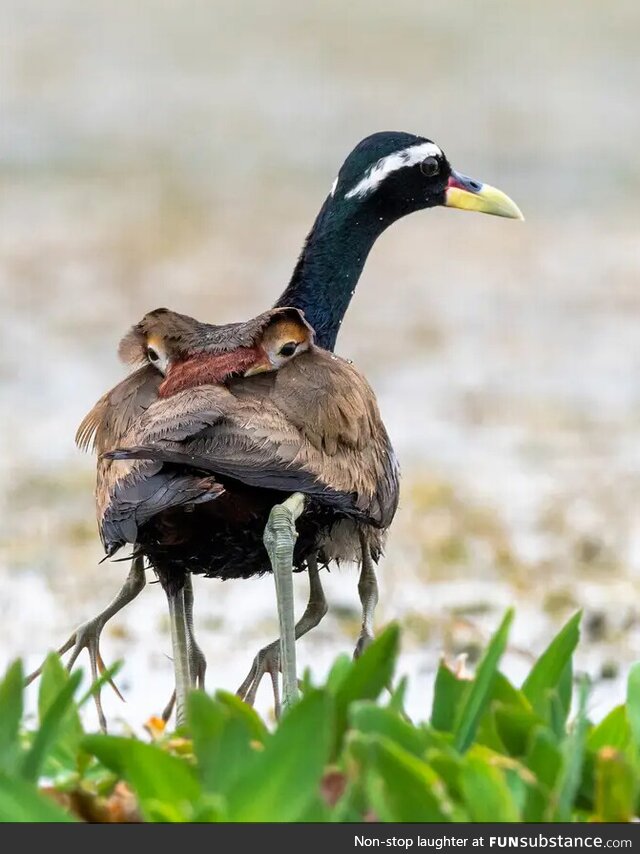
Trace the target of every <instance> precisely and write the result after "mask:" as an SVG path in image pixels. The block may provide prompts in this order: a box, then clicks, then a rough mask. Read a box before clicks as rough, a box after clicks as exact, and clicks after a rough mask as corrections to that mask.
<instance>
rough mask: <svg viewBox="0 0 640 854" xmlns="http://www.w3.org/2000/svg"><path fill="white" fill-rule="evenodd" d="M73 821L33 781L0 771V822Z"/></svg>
mask: <svg viewBox="0 0 640 854" xmlns="http://www.w3.org/2000/svg"><path fill="white" fill-rule="evenodd" d="M14 821H16V822H56V823H61V822H73V821H74V819H73V818H72V817H71V816H70V815H69V814H68V813H66V812H65V811H64V810H62V809H61V808H60V807H59V806H58V805H57V804H55V803H54V802H53V801H52V800H50V799H49V798H47V797H45V795H42V794H40V792H39V791H38V790H37V789H36V787H35V786H33V785H32V784H31V783H28V782H26V780H20V779H19V778H17V777H7V776H5V775H4V774H1V773H0V822H14Z"/></svg>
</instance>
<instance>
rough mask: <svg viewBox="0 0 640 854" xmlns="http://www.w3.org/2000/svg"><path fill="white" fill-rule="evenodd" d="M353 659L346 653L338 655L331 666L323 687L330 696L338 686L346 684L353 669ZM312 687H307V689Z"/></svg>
mask: <svg viewBox="0 0 640 854" xmlns="http://www.w3.org/2000/svg"><path fill="white" fill-rule="evenodd" d="M353 665H354V662H353V658H351V657H350V656H348V655H347V654H346V653H343V654H342V655H339V656H338V657H337V658H336V660H335V661H334V662H333V664H332V665H331V670H330V671H329V675H328V676H327V681H326V683H325V687H326V689H327V691H328V692H329V693H330V694H335V693H336V691H337V690H338V688H339V687H340V685H342V683H343V682H346V681H347V679H348V678H349V674H350V673H351V668H352V667H353ZM311 687H312V686H311V685H309V688H311Z"/></svg>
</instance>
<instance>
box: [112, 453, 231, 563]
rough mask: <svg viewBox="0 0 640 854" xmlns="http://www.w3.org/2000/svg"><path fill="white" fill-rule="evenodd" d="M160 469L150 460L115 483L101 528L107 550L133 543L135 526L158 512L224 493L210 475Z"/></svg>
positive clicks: (138, 526) (199, 502)
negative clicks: (150, 462) (149, 462)
mask: <svg viewBox="0 0 640 854" xmlns="http://www.w3.org/2000/svg"><path fill="white" fill-rule="evenodd" d="M161 469H162V465H161V464H158V463H152V464H150V465H147V466H146V467H144V468H143V469H141V470H138V471H137V472H135V473H134V474H130V475H128V476H127V477H125V478H123V479H121V480H119V481H118V482H117V483H116V485H115V488H114V490H113V494H112V496H111V501H110V502H109V504H108V505H107V507H106V510H105V513H104V516H103V518H102V524H101V529H100V533H101V536H102V541H103V543H104V547H105V549H106V551H107V552H111V551H113V549H114V548H115V547H117V546H120V545H122V544H123V543H135V542H136V540H137V538H138V529H139V528H140V527H141V526H142V525H144V524H145V522H148V521H149V520H150V519H151V518H153V517H154V516H155V515H157V514H158V513H160V512H161V511H163V510H169V509H171V508H175V507H182V506H184V505H186V504H202V503H203V502H205V501H212V500H213V499H214V498H217V497H218V496H219V495H221V494H222V493H223V492H224V488H223V487H222V486H221V485H220V484H219V483H217V482H216V481H215V479H214V478H212V477H202V476H196V477H194V476H193V475H192V474H180V473H177V472H165V471H161Z"/></svg>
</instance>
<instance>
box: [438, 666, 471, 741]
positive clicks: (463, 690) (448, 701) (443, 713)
mask: <svg viewBox="0 0 640 854" xmlns="http://www.w3.org/2000/svg"><path fill="white" fill-rule="evenodd" d="M470 690H471V682H469V680H468V679H458V677H457V676H456V675H455V673H453V672H452V671H451V670H449V668H448V667H447V665H446V664H445V663H444V661H441V662H440V664H439V665H438V672H437V673H436V684H435V688H434V691H433V704H432V706H431V726H432V727H433V728H434V729H437V730H440V731H441V732H453V727H454V723H455V720H456V714H457V713H458V710H459V709H460V708H461V706H462V702H463V699H464V697H465V696H466V695H467V694H468V693H469V691H470Z"/></svg>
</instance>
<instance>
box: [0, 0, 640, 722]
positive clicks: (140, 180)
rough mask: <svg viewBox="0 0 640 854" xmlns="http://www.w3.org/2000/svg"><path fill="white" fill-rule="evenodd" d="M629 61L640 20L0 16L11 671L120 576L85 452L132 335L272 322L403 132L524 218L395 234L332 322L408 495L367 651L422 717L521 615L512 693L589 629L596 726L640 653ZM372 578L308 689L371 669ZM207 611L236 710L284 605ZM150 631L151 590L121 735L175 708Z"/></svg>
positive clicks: (308, 657)
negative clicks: (97, 514) (362, 379)
mask: <svg viewBox="0 0 640 854" xmlns="http://www.w3.org/2000/svg"><path fill="white" fill-rule="evenodd" d="M639 39H640V6H639V5H638V3H637V2H636V0H618V2H617V3H616V4H615V14H614V10H613V7H612V6H611V5H608V4H602V3H601V2H599V0H569V1H568V2H565V3H563V4H558V3H555V2H550V0H521V2H519V3H513V2H510V0H486V2H483V3H475V2H464V1H463V0H429V2H425V0H395V2H393V3H380V2H372V0H355V2H351V3H349V4H345V3H343V2H339V0H323V2H322V3H300V2H294V0H280V1H279V2H278V0H275V2H274V1H273V0H272V2H270V3H268V4H265V3H261V2H258V0H245V2H243V3H236V2H230V0H226V1H225V2H216V3H211V2H204V0H203V2H185V1H184V0H180V2H178V0H173V2H171V0H165V2H157V0H153V2H152V0H138V2H136V3H127V2H123V1H122V0H115V1H114V0H109V2H102V0H94V2H92V3H91V4H86V3H81V2H79V0H51V2H48V3H46V4H43V3H40V2H33V0H2V3H1V4H0V115H1V116H2V119H1V123H0V394H1V397H0V413H1V418H2V431H1V435H0V478H1V479H0V484H1V487H0V510H1V512H0V524H1V526H2V527H1V532H0V582H1V584H2V595H1V598H0V666H1V667H4V666H5V664H6V662H7V661H9V660H10V659H12V658H14V657H15V656H18V655H21V656H24V657H25V659H26V661H27V664H28V665H29V666H36V665H37V664H38V663H39V661H40V659H41V658H42V656H43V655H44V654H45V652H46V651H47V650H48V649H50V648H52V647H53V646H57V645H59V644H60V643H61V642H62V641H63V640H64V639H65V638H66V637H67V636H68V635H69V633H70V632H71V630H72V629H73V628H74V627H75V626H76V625H77V624H78V623H79V622H81V621H83V620H85V619H87V618H88V617H90V616H93V615H94V614H95V613H96V612H97V611H98V610H100V609H101V608H102V607H103V606H104V605H105V604H106V602H107V601H108V600H109V599H110V598H111V596H112V595H113V594H114V593H115V591H116V589H117V588H118V587H119V585H120V583H121V582H122V580H123V579H124V577H125V575H126V572H127V565H126V564H123V563H115V564H112V563H104V564H101V565H98V561H99V560H100V558H101V557H102V552H101V547H100V544H99V540H98V536H97V533H96V526H95V520H94V507H93V495H92V493H93V482H94V467H95V461H94V460H93V459H92V458H91V457H89V456H85V455H82V454H81V453H80V452H79V451H77V450H76V448H75V446H74V442H73V437H74V432H75V429H76V427H77V425H78V423H79V422H80V420H81V418H82V416H83V415H84V414H85V413H86V412H87V411H88V410H89V408H90V407H91V406H92V405H93V403H94V402H95V401H96V400H97V398H98V397H100V396H101V395H102V393H103V392H104V391H105V390H106V389H107V388H109V387H111V386H112V385H114V384H115V383H116V382H117V381H118V380H119V379H120V378H121V377H122V376H123V375H124V368H123V366H122V365H120V364H119V363H118V360H117V357H116V346H117V343H118V341H119V339H120V337H121V335H122V334H123V333H124V331H126V329H127V328H128V327H129V326H130V325H131V324H132V323H134V322H136V321H137V320H138V319H139V318H140V317H141V316H142V315H143V314H144V313H145V312H146V311H148V310H150V309H153V308H155V307H158V306H161V305H166V306H169V307H171V308H174V309H177V310H179V311H182V312H185V313H189V314H193V315H196V316H199V317H201V318H202V319H207V320H211V321H214V322H225V321H231V320H238V319H243V318H246V317H249V316H252V315H254V314H256V313H258V312H259V311H261V310H264V309H265V308H267V307H268V306H269V305H270V304H271V303H272V302H273V301H274V299H275V298H276V297H277V296H278V295H279V293H280V292H281V291H282V290H283V288H284V286H285V285H286V283H287V280H288V277H289V274H290V271H291V270H292V267H293V264H294V261H295V259H296V257H297V253H298V252H299V249H300V247H301V244H302V241H303V239H304V237H305V234H306V232H307V231H308V229H309V227H310V226H311V223H312V221H313V219H314V217H315V214H316V212H317V211H318V209H319V207H320V205H321V203H322V201H323V199H324V197H325V196H326V194H327V192H328V191H329V188H330V186H331V183H332V181H333V179H334V177H335V174H336V173H337V171H338V168H339V166H340V164H341V162H342V160H343V159H344V157H345V156H346V155H347V153H348V152H349V150H350V149H351V148H352V147H353V145H354V144H355V143H356V142H357V141H358V140H359V139H360V138H361V137H363V136H365V135H367V134H369V133H371V132H373V131H376V130H391V129H393V130H406V131H412V132H415V133H419V134H424V135H426V136H428V137H430V138H432V139H434V140H435V141H437V142H438V144H439V145H441V146H442V148H443V149H444V150H445V152H446V153H447V155H448V157H449V159H450V161H451V162H452V164H453V165H454V167H455V168H456V169H458V170H460V171H462V172H464V173H466V174H469V175H472V176H473V177H476V178H478V179H481V180H484V181H487V182H489V183H492V184H494V185H496V186H498V187H500V188H501V189H503V190H504V191H506V192H507V193H508V194H509V195H511V196H512V197H513V199H514V200H516V201H517V203H518V204H519V205H520V207H521V208H522V210H523V211H524V213H525V215H526V217H527V221H526V223H524V224H521V223H517V222H511V221H506V220H500V219H497V218H493V217H482V216H475V215H473V216H472V215H470V214H466V213H461V212H458V211H450V210H444V209H442V210H435V211H426V212H423V213H420V214H416V215H413V216H412V217H409V218H408V219H406V220H403V221H401V222H400V223H399V224H397V225H395V226H394V227H393V228H392V229H391V230H390V231H389V232H387V233H386V234H384V235H383V237H382V238H381V239H380V241H379V242H378V244H377V245H376V246H375V248H374V250H373V252H372V254H371V256H370V259H369V262H368V264H367V266H366V268H365V271H364V275H363V277H362V279H361V282H360V286H359V289H358V292H357V295H356V298H355V299H354V301H353V303H352V306H351V310H350V312H349V314H348V315H347V318H346V321H345V323H344V326H343V329H342V333H341V338H340V340H339V345H338V351H339V352H340V353H341V354H342V355H344V356H347V357H350V358H352V359H354V360H355V361H356V363H357V364H358V365H359V366H360V367H361V368H362V369H363V370H364V372H365V373H366V374H367V376H368V377H369V379H370V380H371V382H372V384H373V386H374V388H375V389H376V391H377V393H378V395H379V400H380V405H381V409H382V413H383V416H384V418H385V420H386V422H387V424H388V427H389V430H390V433H391V436H392V439H393V441H394V443H395V446H396V448H397V451H398V454H399V456H400V460H401V464H402V469H403V478H404V480H403V491H402V501H401V508H400V512H399V514H398V517H397V520H396V522H395V524H394V527H393V529H392V533H391V537H390V540H389V547H388V553H387V556H386V559H385V560H384V563H383V564H382V566H381V572H380V577H381V586H382V599H381V605H380V607H379V610H378V624H379V625H382V624H384V623H386V622H387V621H389V620H392V619H397V620H399V621H400V622H401V624H402V625H403V627H404V629H405V631H404V636H403V657H402V662H401V670H402V671H403V672H405V673H408V674H409V675H410V677H411V682H410V708H411V710H412V711H413V712H414V714H415V715H416V716H420V715H427V714H428V710H429V702H430V686H431V684H432V682H433V674H434V671H435V668H436V666H437V662H438V659H439V656H440V655H441V654H443V653H444V654H446V655H447V656H448V657H449V658H450V659H453V658H454V657H455V656H457V655H459V654H461V653H466V654H467V655H468V660H469V662H470V665H473V662H474V661H475V660H476V659H477V656H478V654H479V652H480V650H481V649H482V647H483V645H484V644H485V642H486V640H487V638H488V637H489V635H490V633H491V631H492V630H494V629H495V627H496V626H497V624H498V622H499V619H500V617H501V615H502V612H503V611H504V609H505V608H506V607H507V606H509V605H511V604H515V606H516V608H517V619H516V623H515V627H514V630H513V632H512V638H511V645H510V647H509V652H508V655H507V658H506V662H505V664H506V668H507V671H508V672H509V673H510V674H511V675H512V676H513V677H514V678H515V679H518V678H520V676H521V674H523V673H524V672H525V671H526V669H527V668H528V667H529V666H530V663H531V660H532V658H533V657H534V656H535V655H536V653H537V652H539V651H540V650H541V649H542V648H543V646H544V645H545V643H546V642H548V640H549V638H550V635H551V633H552V632H554V631H556V630H557V629H558V628H559V627H560V625H561V624H562V622H563V621H564V620H565V619H566V618H567V617H568V616H569V615H570V614H571V613H573V612H574V611H575V610H576V609H578V608H583V609H584V623H583V643H582V645H581V650H580V655H579V658H578V664H579V666H580V668H582V670H584V671H587V672H588V673H589V674H590V676H591V677H592V679H593V680H594V682H595V684H596V690H595V692H594V694H593V697H592V701H591V713H592V715H593V716H594V717H599V716H602V715H603V714H604V712H605V711H607V710H608V709H609V708H611V706H612V705H613V704H614V703H615V702H617V701H618V700H619V699H620V698H621V697H622V696H623V693H624V677H625V674H626V669H627V667H628V665H629V663H630V662H631V661H633V660H637V659H638V658H639V657H640V596H639V591H640V516H639V512H640V381H639V377H640V242H639V240H638V230H639V227H640V207H639V205H638V196H639V194H640V157H639V155H638V140H639V139H640V110H639V109H638V104H639V103H640V52H639V51H638V42H639ZM356 583H357V575H356V572H355V570H354V569H353V568H342V569H341V570H335V571H333V572H331V574H330V575H329V576H328V577H327V578H326V589H327V595H328V598H329V602H330V612H329V615H328V616H327V618H326V619H325V621H324V622H323V623H322V624H321V626H320V627H319V628H318V629H316V630H315V631H314V632H313V634H311V635H310V636H308V637H307V638H305V639H304V640H302V641H301V642H300V643H299V645H298V649H299V657H300V664H301V666H302V667H304V666H307V665H308V666H311V667H312V669H313V670H314V671H315V672H316V673H317V674H318V676H321V675H323V674H324V672H325V671H326V669H327V668H328V666H329V663H330V661H331V660H332V659H333V657H334V656H335V655H336V654H337V653H339V652H341V651H350V650H351V649H352V646H353V644H354V642H355V639H356V637H357V633H358V623H359V612H358V600H357V593H356ZM296 584H297V590H298V594H299V603H298V605H299V609H302V607H303V605H304V601H305V595H306V579H304V578H298V579H297V581H296ZM195 590H196V624H197V631H198V636H199V639H200V643H201V645H202V646H203V648H204V650H205V652H206V654H207V656H208V659H209V674H208V675H209V687H210V688H213V687H224V688H227V689H230V690H235V688H237V686H238V685H239V684H240V682H241V681H242V679H243V678H244V676H245V673H246V671H247V670H248V668H249V666H250V663H251V660H252V658H253V655H254V653H255V652H256V651H257V649H258V648H259V647H260V646H262V645H263V644H264V643H266V642H268V641H270V640H272V639H273V638H274V637H275V636H276V634H277V623H276V615H275V603H274V590H273V582H272V580H271V578H263V579H261V580H256V581H235V582H227V583H221V582H219V581H214V580H202V579H198V578H197V579H196V580H195ZM165 610H166V607H165V600H164V596H163V593H162V591H161V589H160V588H159V586H158V585H152V586H148V587H147V588H146V589H145V591H144V592H143V594H142V595H141V596H140V597H139V598H138V600H136V601H135V602H134V603H133V604H132V605H131V606H130V607H128V608H127V609H126V611H124V612H123V613H122V614H121V615H120V616H118V617H117V618H116V619H115V620H114V621H113V623H110V624H109V625H108V627H107V630H106V633H105V636H104V639H103V654H104V656H105V658H106V659H107V661H110V662H111V661H113V660H115V659H117V658H120V657H122V658H124V659H125V666H124V669H123V671H122V673H121V674H120V677H119V684H120V687H121V689H122V690H123V692H124V694H125V696H126V699H127V705H122V704H121V703H120V702H119V701H118V700H117V699H116V698H115V697H113V698H112V697H109V698H107V711H108V715H109V717H110V719H111V721H112V722H115V721H116V720H117V719H120V720H121V721H123V722H126V723H127V724H130V725H132V726H135V727H138V726H139V725H140V724H141V722H142V721H144V720H145V719H146V718H147V717H148V716H149V715H150V714H152V713H158V712H159V711H160V710H161V708H162V706H163V705H164V702H165V701H166V699H168V696H169V693H170V690H171V679H172V666H171V662H170V660H169V658H168V654H169V653H170V642H169V636H168V624H167V620H166V617H165ZM84 661H85V665H86V659H84ZM259 702H260V708H261V709H262V710H263V711H267V710H268V709H269V707H270V705H271V699H270V692H269V690H268V688H267V685H266V682H265V685H264V686H263V688H262V689H261V693H260V696H259ZM89 714H93V712H92V711H91V712H90V713H89ZM116 726H117V725H116Z"/></svg>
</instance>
